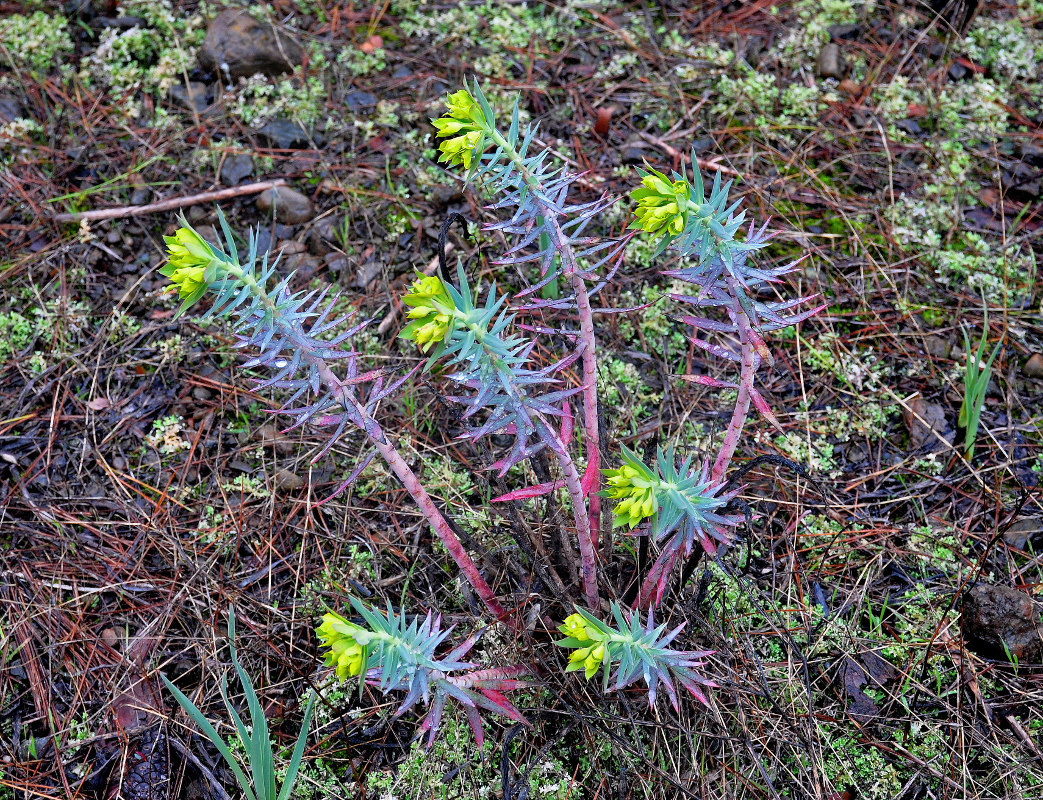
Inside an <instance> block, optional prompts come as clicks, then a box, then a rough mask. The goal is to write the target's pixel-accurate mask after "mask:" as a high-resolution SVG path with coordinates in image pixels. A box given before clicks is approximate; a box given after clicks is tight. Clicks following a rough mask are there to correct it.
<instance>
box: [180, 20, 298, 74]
mask: <svg viewBox="0 0 1043 800" xmlns="http://www.w3.org/2000/svg"><path fill="white" fill-rule="evenodd" d="M303 58H304V50H303V49H302V48H301V46H300V45H299V44H298V43H297V42H296V41H294V40H293V39H292V38H291V37H290V36H288V35H287V34H286V33H284V32H280V31H279V30H277V29H276V28H275V27H274V26H272V25H270V24H269V23H267V22H260V21H258V20H256V19H254V18H253V17H251V16H250V15H249V14H247V13H246V12H245V11H243V10H240V9H226V10H224V11H222V12H221V13H220V14H218V15H217V16H216V17H214V20H213V22H211V23H210V27H209V28H207V31H206V38H205V39H204V40H203V44H202V45H201V46H200V48H199V65H200V66H201V67H202V68H203V69H205V70H208V71H210V72H216V73H218V74H219V75H220V76H221V77H222V78H226V79H228V78H231V79H233V80H234V79H235V78H245V77H249V76H250V75H255V74H257V73H261V74H262V75H280V74H282V73H284V72H292V71H293V69H294V67H296V66H297V65H299V64H300V63H301V61H302V60H303Z"/></svg>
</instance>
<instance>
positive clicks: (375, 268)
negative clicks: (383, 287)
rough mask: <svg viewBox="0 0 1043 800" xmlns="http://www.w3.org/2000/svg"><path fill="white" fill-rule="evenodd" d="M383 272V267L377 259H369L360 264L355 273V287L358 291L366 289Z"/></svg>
mask: <svg viewBox="0 0 1043 800" xmlns="http://www.w3.org/2000/svg"><path fill="white" fill-rule="evenodd" d="M383 272H384V267H383V265H381V263H380V261H378V260H377V259H375V258H374V259H371V260H369V261H367V262H366V263H365V264H361V265H360V266H359V268H358V270H357V271H356V272H355V285H356V286H357V287H358V288H359V289H366V288H368V287H369V286H370V284H372V283H373V282H374V281H376V280H377V279H378V278H379V277H380V276H381V274H383Z"/></svg>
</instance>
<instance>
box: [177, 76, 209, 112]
mask: <svg viewBox="0 0 1043 800" xmlns="http://www.w3.org/2000/svg"><path fill="white" fill-rule="evenodd" d="M170 99H171V100H173V101H174V102H175V103H177V104H178V105H179V106H181V107H182V108H187V109H188V110H189V111H195V112H196V113H197V114H198V113H202V112H203V111H206V109H207V108H208V107H209V106H210V89H209V88H208V87H207V85H206V84H205V83H200V82H199V81H189V82H188V83H187V84H184V83H175V84H174V85H173V86H171V87H170Z"/></svg>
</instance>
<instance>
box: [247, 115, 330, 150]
mask: <svg viewBox="0 0 1043 800" xmlns="http://www.w3.org/2000/svg"><path fill="white" fill-rule="evenodd" d="M257 135H258V136H260V137H261V138H262V139H264V140H265V141H267V142H268V144H269V145H271V146H272V147H275V148H278V149H279V150H303V149H306V148H309V147H311V145H312V138H313V137H312V135H311V134H310V133H309V132H308V131H307V130H306V129H305V128H303V127H302V126H301V125H300V124H299V123H297V122H294V121H293V120H289V119H283V118H281V117H280V118H278V119H273V120H272V121H271V122H268V123H266V124H265V125H263V126H261V127H260V128H258V129H257ZM315 144H317V145H318V144H320V142H319V141H318V139H316V141H315Z"/></svg>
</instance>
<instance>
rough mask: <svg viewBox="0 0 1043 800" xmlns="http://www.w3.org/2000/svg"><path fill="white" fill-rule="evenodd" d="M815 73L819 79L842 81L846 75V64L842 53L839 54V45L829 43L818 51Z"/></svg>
mask: <svg viewBox="0 0 1043 800" xmlns="http://www.w3.org/2000/svg"><path fill="white" fill-rule="evenodd" d="M815 72H816V73H817V74H818V76H819V77H820V78H835V79H836V80H838V81H839V80H843V78H844V75H845V74H847V64H846V63H845V61H844V55H843V53H841V52H840V45H838V44H835V43H833V42H830V43H829V44H827V45H826V46H825V47H823V48H822V49H821V50H820V51H819V54H818V63H817V64H816V65H815Z"/></svg>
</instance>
